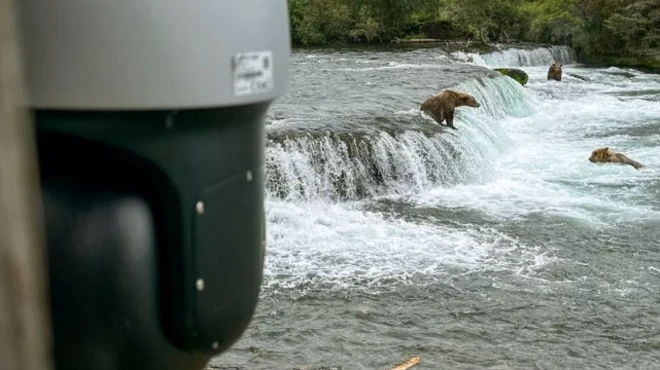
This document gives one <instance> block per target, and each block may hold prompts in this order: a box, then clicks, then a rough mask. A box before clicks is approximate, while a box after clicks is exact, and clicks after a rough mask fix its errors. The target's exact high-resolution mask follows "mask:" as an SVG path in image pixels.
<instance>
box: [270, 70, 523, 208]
mask: <svg viewBox="0 0 660 370" xmlns="http://www.w3.org/2000/svg"><path fill="white" fill-rule="evenodd" d="M454 89H456V90H459V91H464V92H467V93H470V94H472V95H473V96H474V97H475V98H476V99H477V100H478V101H479V102H480V103H481V107H480V108H468V107H461V108H458V109H457V113H456V119H455V124H456V125H457V127H458V128H459V131H454V130H451V129H448V128H447V129H440V128H439V127H437V124H436V123H435V122H432V121H431V120H430V119H429V118H424V116H423V115H422V113H421V112H419V111H418V108H417V107H415V108H414V109H411V110H409V111H406V112H399V113H395V114H405V115H406V117H405V119H406V120H410V121H415V122H416V123H418V124H417V125H413V126H410V125H407V126H406V128H405V129H391V128H389V127H388V128H383V127H378V126H375V127H373V128H372V129H369V130H360V131H351V130H347V129H345V128H343V129H338V130H336V131H332V130H319V131H314V130H309V131H304V132H301V131H300V130H295V131H294V130H292V131H290V132H287V131H286V130H284V131H282V130H270V131H269V132H268V144H267V147H266V165H267V180H266V186H267V192H268V196H269V197H276V198H281V199H289V200H310V199H331V200H355V199H361V198H365V197H373V196H377V195H383V194H403V193H406V192H411V191H419V190H422V189H427V188H429V187H432V186H437V185H452V184H458V183H464V182H468V181H479V179H481V178H485V177H486V176H488V172H489V162H490V161H491V160H492V158H493V157H494V156H495V155H497V154H498V153H500V152H501V151H502V150H504V149H505V148H506V146H507V143H508V138H507V136H506V134H505V132H504V130H503V128H502V124H501V121H502V120H503V119H504V118H505V117H507V116H511V115H524V114H526V113H527V112H529V110H530V109H531V104H530V102H529V97H528V96H527V94H526V92H525V91H524V90H523V89H522V88H521V86H520V85H519V84H518V83H517V82H515V81H513V80H511V79H509V78H505V77H499V76H498V77H484V78H477V79H474V80H470V81H467V82H464V83H461V84H459V85H457V86H455V87H454ZM430 128H432V129H430Z"/></svg>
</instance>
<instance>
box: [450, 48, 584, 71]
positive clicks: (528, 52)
mask: <svg viewBox="0 0 660 370" xmlns="http://www.w3.org/2000/svg"><path fill="white" fill-rule="evenodd" d="M452 56H453V57H454V58H456V59H457V60H460V61H464V62H470V63H474V64H476V65H481V66H484V67H526V66H549V65H550V64H552V63H555V62H557V63H561V64H571V63H575V62H576V61H577V56H576V54H575V51H573V49H571V48H570V47H568V46H550V47H539V48H535V49H518V48H511V49H504V50H501V51H495V52H492V53H488V54H479V53H463V52H456V53H453V54H452Z"/></svg>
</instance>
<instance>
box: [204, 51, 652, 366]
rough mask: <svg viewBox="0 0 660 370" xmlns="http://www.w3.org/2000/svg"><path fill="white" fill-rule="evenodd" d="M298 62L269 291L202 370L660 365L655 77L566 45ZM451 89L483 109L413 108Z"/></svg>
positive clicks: (275, 113)
mask: <svg viewBox="0 0 660 370" xmlns="http://www.w3.org/2000/svg"><path fill="white" fill-rule="evenodd" d="M291 60H292V65H291V72H292V80H291V83H292V85H291V90H290V92H289V93H288V94H287V95H286V96H284V97H282V98H280V99H279V100H277V101H276V103H275V104H274V105H273V106H272V107H271V109H270V111H269V116H268V119H267V150H266V157H267V158H266V161H267V201H266V212H267V215H266V217H267V252H266V261H265V270H264V282H263V289H262V293H261V299H260V302H259V305H258V308H257V312H256V313H255V316H254V319H253V321H252V323H251V325H250V327H249V328H248V330H247V331H246V333H245V334H244V335H243V337H242V338H241V339H240V340H239V341H238V342H237V343H236V344H235V345H234V347H233V348H231V349H230V350H229V351H227V352H226V353H224V354H222V355H221V356H219V357H217V358H215V359H214V360H213V361H212V363H211V364H210V365H209V368H222V369H230V368H231V369H234V368H237V369H250V370H252V369H294V368H301V367H303V366H308V367H309V368H310V369H313V368H321V367H327V368H331V367H333V366H334V367H339V368H342V369H356V370H362V369H364V370H367V369H368V370H375V369H383V370H385V369H388V368H391V367H394V365H396V364H398V363H401V362H403V361H405V360H407V359H408V358H410V357H412V356H419V357H420V358H421V361H420V364H419V365H418V366H417V367H416V368H415V369H420V370H421V369H457V370H458V369H502V370H503V369H539V370H540V369H543V370H549V369H562V370H563V369H660V246H659V243H658V240H659V239H660V76H658V75H651V74H645V73H642V72H640V71H636V70H622V69H618V68H589V67H587V66H583V65H579V64H576V62H575V56H574V53H573V52H572V50H570V49H569V48H566V47H552V48H537V49H515V48H514V49H508V50H505V51H503V52H495V53H492V54H485V55H480V54H466V53H452V54H450V53H445V52H443V51H442V50H440V49H438V48H418V49H414V48H397V49H385V50H381V49H379V50H371V49H322V50H321V49H316V50H313V49H305V50H294V52H293V54H292V59H291ZM553 61H558V62H561V63H563V64H564V66H563V72H564V75H563V76H564V77H563V80H562V81H561V82H556V81H548V80H547V79H546V73H547V69H548V66H549V65H550V64H551V63H552V62H553ZM496 67H518V68H521V69H523V70H524V71H525V72H527V73H528V74H529V82H528V83H527V85H526V86H524V87H523V86H521V85H520V84H518V83H517V82H515V81H514V80H512V79H510V78H508V77H504V76H502V75H500V74H499V73H497V72H494V71H492V69H493V68H496ZM569 73H572V74H576V75H579V76H581V77H584V79H585V80H586V81H585V80H582V79H579V78H576V77H572V76H570V75H569ZM444 88H452V89H456V90H460V91H464V92H468V93H470V94H472V95H473V96H475V98H476V99H477V100H478V101H479V102H480V103H481V107H480V108H469V107H461V108H458V109H457V113H456V118H455V120H454V124H455V125H456V127H457V128H458V130H456V131H454V130H451V129H447V128H446V127H441V126H439V125H437V124H436V123H435V122H433V121H432V120H431V119H430V118H428V117H426V116H424V115H423V114H422V113H421V112H420V111H419V106H420V104H421V102H422V101H424V99H426V98H427V97H430V96H431V95H433V94H435V93H437V92H439V91H440V90H442V89H444ZM604 146H608V147H610V149H612V150H614V151H619V152H623V153H625V154H626V155H628V156H629V157H631V158H633V159H635V160H638V161H639V162H641V163H642V164H644V165H645V166H646V167H645V168H643V169H642V170H639V171H638V170H635V169H634V168H632V167H631V166H620V165H613V164H612V165H597V164H592V163H590V162H589V161H588V158H589V155H590V153H591V151H592V150H594V149H596V148H598V147H604Z"/></svg>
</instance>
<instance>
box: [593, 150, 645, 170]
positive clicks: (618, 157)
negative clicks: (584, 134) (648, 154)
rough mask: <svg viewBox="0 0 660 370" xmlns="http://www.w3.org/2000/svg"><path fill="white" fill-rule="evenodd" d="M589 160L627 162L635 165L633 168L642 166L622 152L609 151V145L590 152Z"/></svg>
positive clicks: (595, 161) (596, 161)
mask: <svg viewBox="0 0 660 370" xmlns="http://www.w3.org/2000/svg"><path fill="white" fill-rule="evenodd" d="M589 162H591V163H619V164H629V165H631V166H633V167H635V169H637V170H638V169H640V168H642V167H644V166H642V164H641V163H639V162H637V161H635V160H632V159H630V158H628V157H626V156H625V155H624V154H622V153H616V152H613V151H611V150H610V148H609V147H605V148H599V149H596V150H594V151H593V152H591V157H589Z"/></svg>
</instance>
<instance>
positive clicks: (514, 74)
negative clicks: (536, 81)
mask: <svg viewBox="0 0 660 370" xmlns="http://www.w3.org/2000/svg"><path fill="white" fill-rule="evenodd" d="M495 70H496V71H497V72H500V73H501V74H503V75H505V76H509V77H511V78H513V79H514V80H516V81H518V83H520V84H521V85H523V86H525V84H526V83H527V81H528V80H529V76H527V73H526V72H525V71H523V70H521V69H517V68H495Z"/></svg>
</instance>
